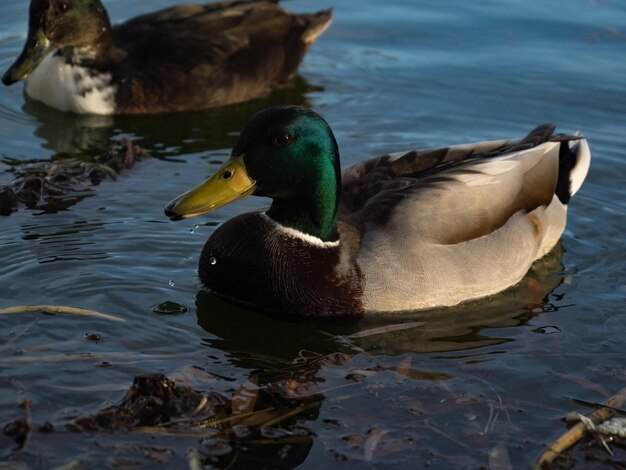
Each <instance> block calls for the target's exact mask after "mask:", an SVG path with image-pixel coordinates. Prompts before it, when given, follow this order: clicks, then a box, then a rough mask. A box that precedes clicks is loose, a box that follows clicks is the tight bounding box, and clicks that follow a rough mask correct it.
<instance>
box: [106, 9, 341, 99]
mask: <svg viewBox="0 0 626 470" xmlns="http://www.w3.org/2000/svg"><path fill="white" fill-rule="evenodd" d="M330 21H331V13H330V11H323V12H319V13H316V14H310V15H294V14H291V13H289V12H287V11H285V10H284V9H282V8H281V7H279V6H278V5H276V3H275V2H265V1H253V2H246V1H243V2H222V3H213V4H208V5H197V4H196V5H180V6H176V7H172V8H168V9H166V10H162V11H159V12H156V13H152V14H148V15H143V16H140V17H137V18H134V19H131V20H129V21H127V22H126V23H123V24H121V25H118V26H116V27H115V28H114V29H113V38H114V39H113V40H114V44H115V47H116V48H117V49H119V50H120V51H121V53H120V55H121V56H122V57H124V58H123V60H121V61H120V63H119V66H118V68H117V70H116V73H117V74H118V75H124V76H123V77H120V78H124V79H126V80H127V82H134V86H133V83H129V85H128V86H126V87H123V88H126V92H124V90H120V92H121V93H122V95H124V93H126V95H125V96H119V98H121V99H122V101H124V100H126V101H133V95H134V94H136V93H137V92H140V93H141V94H143V95H154V97H155V100H157V99H158V100H160V101H162V102H173V103H174V105H175V103H176V102H178V104H179V106H180V107H181V108H187V109H188V108H190V107H191V108H193V107H198V108H202V107H207V106H211V105H216V104H228V103H233V102H238V101H243V100H246V99H249V98H251V97H257V96H261V95H262V94H264V93H267V92H268V91H269V90H270V89H271V88H272V87H274V86H276V85H278V84H280V83H284V82H286V81H287V80H288V79H289V78H290V77H292V76H293V75H294V74H295V72H296V70H297V67H298V65H299V63H300V61H301V60H302V58H303V56H304V54H305V52H306V50H307V49H308V47H309V46H310V45H311V44H312V43H313V41H314V40H315V38H316V37H317V36H318V35H319V34H321V33H322V32H323V31H324V29H325V28H326V27H327V26H328V25H329V23H330ZM131 70H132V71H133V73H132V74H131V73H130V71H131ZM118 81H120V80H118ZM123 83H125V82H123ZM159 97H160V98H159ZM145 100H147V101H150V96H144V101H145ZM118 101H119V100H118ZM195 103H197V105H195ZM183 104H184V106H183Z"/></svg>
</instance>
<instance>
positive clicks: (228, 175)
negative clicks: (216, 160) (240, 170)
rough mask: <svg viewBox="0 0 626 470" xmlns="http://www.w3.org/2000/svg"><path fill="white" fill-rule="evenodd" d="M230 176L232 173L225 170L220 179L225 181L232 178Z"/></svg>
mask: <svg viewBox="0 0 626 470" xmlns="http://www.w3.org/2000/svg"><path fill="white" fill-rule="evenodd" d="M232 176H233V172H232V171H229V170H226V171H225V172H224V173H222V178H223V179H225V180H227V179H230V178H232Z"/></svg>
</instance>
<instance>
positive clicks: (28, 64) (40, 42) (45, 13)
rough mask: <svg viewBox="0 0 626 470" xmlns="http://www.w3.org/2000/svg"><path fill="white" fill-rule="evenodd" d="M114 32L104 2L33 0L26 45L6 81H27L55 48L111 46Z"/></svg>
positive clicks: (8, 73)
mask: <svg viewBox="0 0 626 470" xmlns="http://www.w3.org/2000/svg"><path fill="white" fill-rule="evenodd" d="M110 29H111V25H110V22H109V17H108V15H107V13H106V10H105V9H104V7H103V6H102V4H101V3H100V0H32V1H31V3H30V10H29V21H28V36H27V38H26V44H25V45H24V49H23V50H22V53H21V54H20V56H19V57H18V58H17V59H16V61H15V62H14V63H13V65H11V67H9V69H8V70H7V71H6V73H5V74H4V76H3V77H2V82H3V83H4V84H5V85H11V84H12V83H15V82H17V81H19V80H23V79H25V78H27V77H28V76H29V75H30V74H31V73H32V72H33V70H35V69H36V68H37V66H38V65H39V64H40V63H41V61H42V60H43V59H44V58H45V57H46V56H47V55H48V54H49V53H50V52H51V51H52V50H54V49H63V48H88V47H90V48H94V49H98V48H100V47H103V46H106V47H109V46H110Z"/></svg>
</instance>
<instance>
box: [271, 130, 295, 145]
mask: <svg viewBox="0 0 626 470" xmlns="http://www.w3.org/2000/svg"><path fill="white" fill-rule="evenodd" d="M294 140H295V139H294V137H293V135H291V134H287V133H284V134H278V135H276V136H274V141H273V142H274V145H279V146H280V147H286V146H287V145H291V144H293V141H294Z"/></svg>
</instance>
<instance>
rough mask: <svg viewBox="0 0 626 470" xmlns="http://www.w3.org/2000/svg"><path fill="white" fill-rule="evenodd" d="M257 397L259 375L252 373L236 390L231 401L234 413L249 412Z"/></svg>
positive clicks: (252, 408)
mask: <svg viewBox="0 0 626 470" xmlns="http://www.w3.org/2000/svg"><path fill="white" fill-rule="evenodd" d="M258 399H259V375H258V374H252V375H250V377H249V378H248V380H246V382H245V383H244V384H242V385H241V386H240V387H239V388H238V389H237V390H235V395H234V397H233V400H232V402H231V410H232V412H233V414H234V415H238V414H241V413H250V412H251V411H253V410H254V407H255V405H256V402H257V400H258Z"/></svg>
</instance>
